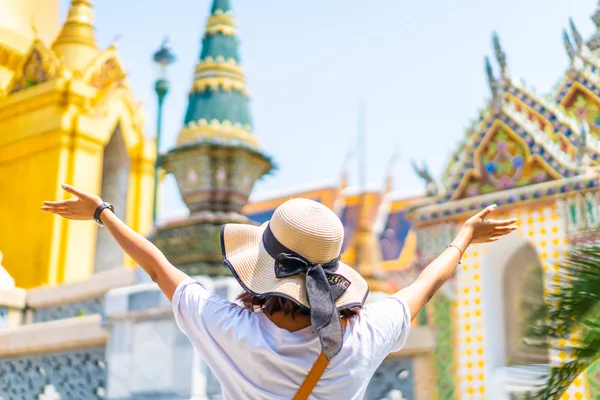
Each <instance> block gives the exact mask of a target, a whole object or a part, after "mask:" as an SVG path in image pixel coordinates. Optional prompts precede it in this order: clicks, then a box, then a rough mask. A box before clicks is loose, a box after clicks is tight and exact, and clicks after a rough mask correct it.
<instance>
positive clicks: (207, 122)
mask: <svg viewBox="0 0 600 400" xmlns="http://www.w3.org/2000/svg"><path fill="white" fill-rule="evenodd" d="M248 102H249V98H248V90H247V87H246V82H245V79H244V71H243V69H242V67H241V65H240V57H239V52H238V38H237V36H236V28H235V20H234V18H233V13H232V10H231V5H230V2H229V0H214V2H213V5H212V7H211V14H210V16H209V17H208V21H207V23H206V30H205V32H204V36H203V38H202V50H201V52H200V58H199V61H198V64H197V66H196V70H195V74H194V82H193V84H192V88H191V90H190V94H189V103H188V108H187V111H186V113H185V118H184V127H183V129H182V131H181V132H180V134H179V138H178V141H177V144H178V145H186V144H189V143H194V142H196V141H199V140H200V141H203V140H207V139H215V138H218V139H220V140H226V141H229V142H241V143H243V144H245V145H247V146H250V147H254V148H257V147H258V142H257V140H256V137H255V136H254V135H253V127H252V119H251V116H250V110H249V105H248Z"/></svg>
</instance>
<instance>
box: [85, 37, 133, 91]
mask: <svg viewBox="0 0 600 400" xmlns="http://www.w3.org/2000/svg"><path fill="white" fill-rule="evenodd" d="M126 77H127V74H126V73H125V71H124V69H123V67H122V64H121V61H120V60H119V57H118V55H117V53H116V50H115V48H114V46H111V47H109V48H108V49H107V50H106V51H104V52H102V53H101V54H100V55H99V56H98V58H97V59H96V60H95V61H94V62H93V63H92V64H91V65H90V66H89V67H88V68H87V69H86V71H85V73H84V74H83V80H84V81H86V82H88V83H89V84H90V85H91V86H93V87H94V88H96V89H98V90H104V89H107V88H108V87H110V86H111V85H112V84H114V83H120V82H122V81H123V80H124V79H125V78H126Z"/></svg>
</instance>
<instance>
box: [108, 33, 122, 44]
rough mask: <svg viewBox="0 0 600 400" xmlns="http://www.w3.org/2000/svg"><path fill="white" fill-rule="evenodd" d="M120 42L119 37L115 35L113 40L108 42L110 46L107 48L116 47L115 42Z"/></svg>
mask: <svg viewBox="0 0 600 400" xmlns="http://www.w3.org/2000/svg"><path fill="white" fill-rule="evenodd" d="M119 40H121V35H120V34H117V35H116V36H115V37H114V38H113V40H111V41H110V45H109V46H108V47H117V42H118V41H119Z"/></svg>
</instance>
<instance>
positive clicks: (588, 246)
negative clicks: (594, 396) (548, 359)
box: [526, 231, 600, 400]
mask: <svg viewBox="0 0 600 400" xmlns="http://www.w3.org/2000/svg"><path fill="white" fill-rule="evenodd" d="M590 234H591V235H592V237H593V238H594V239H597V240H591V241H588V242H587V243H581V244H577V245H575V246H573V247H572V248H571V249H570V251H569V254H568V256H567V257H566V259H565V260H563V261H561V262H559V267H560V268H559V272H558V273H557V279H556V281H555V283H554V284H553V285H551V287H550V294H549V295H548V298H547V303H546V304H545V305H543V306H540V307H539V308H538V309H536V310H535V312H533V313H532V315H531V317H530V318H529V320H528V322H529V327H528V330H527V335H526V336H527V337H526V342H527V343H529V344H531V345H533V346H543V345H546V346H548V348H550V349H553V350H555V351H558V352H563V353H562V354H567V355H568V359H567V360H566V362H564V363H563V364H561V365H557V366H552V367H551V368H550V372H549V374H548V376H547V377H546V384H545V386H544V387H543V388H540V391H539V393H538V397H537V398H540V399H549V400H553V399H559V398H560V396H561V395H562V394H563V393H564V392H565V391H566V389H567V388H568V387H569V386H570V385H571V383H572V382H573V381H574V380H575V379H576V378H577V377H578V376H579V375H580V374H581V373H582V372H583V371H585V370H586V369H587V368H588V367H589V366H590V365H591V364H592V363H594V362H595V361H596V360H598V359H599V358H600V322H599V317H600V232H598V231H596V232H591V233H590V232H588V235H590ZM569 338H571V340H565V339H569Z"/></svg>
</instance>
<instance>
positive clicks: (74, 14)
mask: <svg viewBox="0 0 600 400" xmlns="http://www.w3.org/2000/svg"><path fill="white" fill-rule="evenodd" d="M52 50H54V52H55V53H56V55H57V56H58V58H59V59H60V60H61V62H62V63H63V66H64V67H66V68H68V69H70V70H72V71H81V70H82V69H83V68H85V67H86V66H87V65H88V64H89V63H90V62H91V61H92V59H93V58H94V57H95V56H96V55H97V54H98V52H99V50H98V46H97V45H96V37H95V35H94V12H93V10H92V3H91V1H90V0H72V1H71V8H70V9H69V13H68V15H67V20H66V21H65V23H64V25H63V27H62V30H61V32H60V34H59V35H58V37H57V38H56V40H55V41H54V43H53V44H52Z"/></svg>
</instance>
